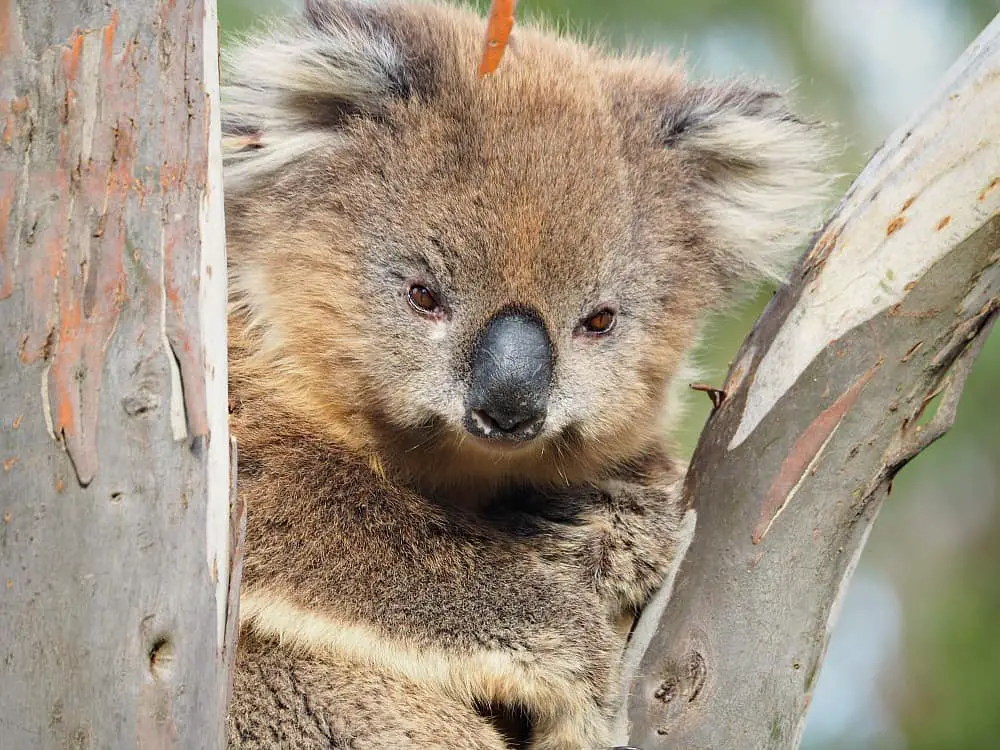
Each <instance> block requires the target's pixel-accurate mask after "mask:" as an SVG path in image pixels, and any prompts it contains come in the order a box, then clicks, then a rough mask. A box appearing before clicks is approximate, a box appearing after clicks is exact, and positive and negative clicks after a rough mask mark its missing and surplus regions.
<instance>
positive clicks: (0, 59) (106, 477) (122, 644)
mask: <svg viewBox="0 0 1000 750" xmlns="http://www.w3.org/2000/svg"><path fill="white" fill-rule="evenodd" d="M218 93H219V81H218V36H217V22H216V15H215V2H214V0H113V1H111V0H109V1H108V2H99V3H98V2H92V0H63V2H60V3H57V4H55V5H53V4H49V3H43V2H37V1H36V0H0V461H2V472H0V746H2V747H3V748H17V749H20V748H63V747H74V748H124V747H136V746H138V747H143V748H156V749H160V748H169V747H176V748H185V749H186V748H201V747H210V748H216V747H220V746H221V740H222V734H221V728H222V720H223V717H224V712H225V699H226V694H225V693H226V689H227V683H226V676H227V672H228V668H227V663H228V659H229V658H230V656H231V652H232V648H231V646H232V643H231V641H232V640H233V637H234V635H235V634H234V628H233V625H234V623H235V607H233V606H231V603H230V597H229V591H230V583H232V584H233V590H235V588H236V586H237V585H238V578H239V576H238V575H235V576H231V575H230V563H229V561H230V547H231V546H232V544H231V540H230V534H231V530H230V496H229V485H230V479H229V474H230V446H229V439H228V428H227V396H226V260H225V238H224V231H223V214H222V192H221V190H222V182H221V158H220V150H219V144H220V135H219V110H218ZM237 530H238V526H237ZM233 603H235V599H234V600H233Z"/></svg>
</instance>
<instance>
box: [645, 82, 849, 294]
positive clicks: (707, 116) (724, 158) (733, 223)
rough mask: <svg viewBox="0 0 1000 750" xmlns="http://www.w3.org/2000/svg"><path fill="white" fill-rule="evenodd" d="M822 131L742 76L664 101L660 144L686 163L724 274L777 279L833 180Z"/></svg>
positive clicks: (813, 224) (811, 227)
mask: <svg viewBox="0 0 1000 750" xmlns="http://www.w3.org/2000/svg"><path fill="white" fill-rule="evenodd" d="M824 130H825V129H824V128H823V127H821V126H820V125H818V124H816V123H810V122H807V121H805V120H803V119H801V118H799V117H797V116H796V115H795V114H793V113H792V111H791V110H790V109H789V107H788V104H787V102H786V100H785V98H784V97H783V96H782V95H781V94H779V93H777V92H774V91H770V90H767V89H762V88H757V87H754V86H750V85H744V84H736V83H729V84H724V85H703V86H702V85H694V86H690V87H686V88H684V89H682V91H681V92H679V96H678V97H677V98H676V99H675V100H674V102H673V103H672V104H671V105H670V106H669V107H668V109H667V111H666V112H665V113H664V115H663V121H662V131H661V133H662V138H663V143H664V145H665V146H666V147H667V148H668V149H673V150H676V151H678V152H680V153H682V154H683V155H684V156H685V159H686V161H687V163H688V164H689V165H690V169H689V172H690V174H691V176H692V179H693V180H694V181H695V184H696V189H697V190H699V191H700V192H701V194H702V196H703V197H702V198H701V199H700V200H699V201H698V203H699V205H701V206H702V207H703V209H704V216H705V217H706V219H707V221H708V222H709V229H710V233H711V242H712V245H713V246H714V249H715V251H716V253H717V254H718V261H719V262H720V263H721V264H722V268H723V269H724V275H725V276H729V277H730V278H731V279H732V280H738V279H746V280H760V279H763V278H768V279H773V280H778V279H781V278H782V277H783V276H784V274H785V273H786V271H787V266H788V265H789V263H790V261H792V260H793V259H794V253H795V251H796V250H798V249H799V248H800V245H801V244H802V243H803V242H804V241H805V240H806V239H807V237H808V236H809V234H811V233H812V232H813V231H815V230H816V229H818V228H819V223H820V220H821V212H822V210H823V207H824V203H825V200H826V198H827V194H828V188H829V187H830V184H831V182H832V175H831V173H830V172H829V171H828V161H829V157H830V149H829V147H828V144H827V140H826V134H825V132H824Z"/></svg>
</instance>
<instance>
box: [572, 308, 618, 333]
mask: <svg viewBox="0 0 1000 750" xmlns="http://www.w3.org/2000/svg"><path fill="white" fill-rule="evenodd" d="M616 320H617V318H616V317H615V312H614V310H611V309H609V308H607V307H602V308H601V309H600V310H598V311H597V312H595V313H594V314H593V315H591V316H590V317H589V318H587V319H586V320H584V321H583V323H581V324H580V325H581V328H582V329H583V330H584V331H586V332H587V333H591V334H594V335H597V336H603V335H604V334H606V333H609V332H610V331H611V329H612V328H614V327H615V321H616Z"/></svg>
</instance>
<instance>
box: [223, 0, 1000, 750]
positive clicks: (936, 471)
mask: <svg viewBox="0 0 1000 750" xmlns="http://www.w3.org/2000/svg"><path fill="white" fill-rule="evenodd" d="M297 2H298V0H219V15H220V21H221V24H222V31H223V44H224V45H225V44H226V42H227V40H228V39H231V38H232V34H234V33H236V32H240V31H243V30H246V29H247V28H248V27H251V26H252V25H253V24H254V23H256V22H258V21H259V20H260V19H261V18H262V17H266V16H268V15H274V14H275V13H284V12H290V11H294V9H295V6H296V5H297ZM486 4H487V3H486V2H480V3H479V5H481V6H485V5H486ZM998 11H1000V0H616V2H613V3H612V2H607V0H521V3H520V6H519V13H520V14H524V15H533V14H536V13H541V14H544V15H546V16H548V17H550V18H554V19H556V20H557V21H560V22H561V24H562V25H563V26H564V27H567V28H570V29H576V30H583V31H588V32H592V31H597V32H599V33H600V34H601V35H602V36H604V37H606V38H608V39H611V40H612V41H614V42H615V43H619V44H634V43H639V44H644V45H649V44H655V45H665V46H667V47H668V48H670V49H672V50H675V51H677V52H678V53H681V52H683V53H684V54H685V55H686V56H687V57H688V59H689V62H690V64H691V65H692V66H693V68H694V72H695V74H696V76H718V75H727V74H734V73H735V74H762V75H765V76H767V77H768V78H770V79H772V80H773V81H775V82H776V83H778V84H782V85H786V86H794V87H795V91H796V97H797V98H798V100H799V102H800V106H801V108H802V109H803V111H805V112H816V113H819V114H820V115H821V116H823V117H824V118H825V119H827V120H828V121H830V122H834V123H836V124H837V125H838V129H837V136H838V138H840V139H841V141H842V142H843V144H844V145H845V149H844V153H843V157H842V159H841V162H842V163H841V165H840V167H841V169H842V171H843V172H844V173H845V174H846V175H847V176H846V177H845V179H844V183H843V187H844V188H845V189H846V187H847V184H849V182H850V180H851V179H852V178H853V176H854V175H856V174H857V172H858V171H859V170H860V168H861V167H862V166H864V163H865V161H866V160H867V158H868V156H869V155H870V154H871V152H872V151H873V150H874V149H875V148H876V147H877V146H878V144H880V143H881V142H882V141H883V140H884V139H885V137H886V136H887V135H888V134H889V133H890V132H891V131H892V130H893V129H894V128H895V127H896V126H897V125H899V124H900V123H901V122H902V121H903V120H904V119H905V118H907V117H908V116H909V115H910V113H911V112H913V111H914V109H916V108H917V107H919V106H920V105H921V104H922V103H923V102H924V101H925V99H926V97H928V96H929V95H930V94H931V92H932V89H933V87H934V85H935V83H936V81H937V80H938V79H939V78H940V76H941V75H942V74H943V73H944V72H945V70H946V69H947V68H948V67H949V66H950V65H951V63H952V62H953V61H954V60H955V59H956V58H957V57H958V56H959V55H960V54H961V53H962V51H963V50H964V49H965V47H966V46H967V45H968V44H969V43H970V42H971V41H972V40H973V39H974V38H975V37H976V35H977V34H979V32H980V31H981V30H982V29H983V28H984V27H985V26H986V25H987V24H988V23H989V22H990V20H991V19H992V18H993V16H994V15H996V14H997V12H998ZM767 297H768V294H767V292H766V291H765V292H764V293H762V295H761V296H760V298H759V299H758V300H756V301H755V302H753V303H752V304H748V305H747V306H746V307H745V308H744V309H743V310H742V311H741V313H740V314H738V315H735V316H728V317H726V318H725V319H722V320H719V321H716V323H715V325H714V328H715V334H714V335H713V337H712V340H711V342H710V343H709V344H708V345H706V346H705V347H704V348H703V351H702V354H701V362H702V364H703V366H704V368H705V370H706V375H705V380H706V381H707V382H711V383H721V382H722V379H723V376H724V374H725V370H726V363H727V359H728V357H730V356H731V355H732V354H733V353H734V352H735V350H736V348H737V347H738V345H739V343H740V341H741V340H742V339H743V337H744V335H745V334H746V332H747V331H748V330H749V327H750V324H751V323H752V321H753V320H754V318H755V317H756V316H757V314H758V313H759V311H760V309H761V308H762V306H763V303H764V300H765V299H767ZM998 385H1000V333H996V334H994V336H993V337H992V339H991V341H990V342H989V343H988V344H987V346H986V348H985V350H984V352H983V354H982V356H981V358H980V360H979V362H978V365H977V367H976V369H975V370H974V372H973V374H972V376H971V377H970V379H969V381H968V384H967V386H966V389H965V395H964V398H963V401H962V405H961V409H960V411H959V415H958V421H957V423H956V425H955V427H954V429H953V430H952V431H951V432H950V433H949V434H948V435H947V436H945V437H944V438H943V439H942V440H940V441H939V442H938V443H937V444H935V445H934V446H932V447H931V448H930V449H929V450H928V451H926V452H925V453H924V454H923V455H921V456H920V457H919V458H918V459H917V460H916V461H914V462H913V463H912V464H911V465H910V466H908V467H907V468H906V469H904V471H903V472H902V473H901V475H900V476H899V477H898V479H897V480H896V482H895V485H894V489H893V494H892V496H891V497H890V498H889V499H888V501H887V503H886V505H885V508H884V509H883V511H882V515H881V517H880V518H879V521H878V523H877V524H876V526H875V530H874V532H873V533H872V536H871V539H870V542H869V545H868V548H867V550H866V552H865V554H864V557H863V559H862V562H861V566H860V568H859V570H858V573H857V574H856V576H855V578H854V581H853V584H852V587H851V589H850V592H849V594H848V596H847V600H846V602H845V605H844V609H843V612H842V615H841V618H840V622H839V624H838V626H837V629H836V631H835V634H834V638H833V641H832V643H831V646H830V651H829V655H828V658H827V661H826V664H825V666H824V668H823V672H822V675H821V678H820V681H819V685H818V687H817V690H816V695H815V697H814V701H813V705H812V709H811V711H810V715H809V720H808V724H807V729H806V739H805V743H804V748H806V750H834V749H836V750H868V749H872V750H875V749H877V750H903V749H907V750H997V749H1000V393H998V388H997V386H998ZM707 414H708V400H707V399H700V398H699V399H697V400H695V401H694V402H693V408H692V410H691V414H690V416H689V418H688V420H687V423H686V426H685V430H684V446H685V450H686V451H688V452H689V453H690V451H692V450H693V448H694V444H695V442H696V440H697V436H698V432H699V431H700V428H701V425H702V424H703V422H704V420H705V417H706V416H707ZM749 678H750V679H752V676H749Z"/></svg>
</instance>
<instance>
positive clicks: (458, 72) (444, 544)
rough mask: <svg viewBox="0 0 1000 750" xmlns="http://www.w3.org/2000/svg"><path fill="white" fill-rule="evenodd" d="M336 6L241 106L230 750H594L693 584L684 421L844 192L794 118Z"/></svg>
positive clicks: (386, 13)
mask: <svg viewBox="0 0 1000 750" xmlns="http://www.w3.org/2000/svg"><path fill="white" fill-rule="evenodd" d="M484 28H485V27H484V22H483V21H482V19H481V18H479V17H478V16H477V15H476V14H474V13H473V12H471V11H468V10H464V9H461V8H458V7H454V6H450V5H445V4H440V3H434V2H423V3H400V2H393V1H391V0H376V1H375V2H360V1H359V0H311V2H307V3H306V7H305V12H304V14H303V15H302V17H301V18H300V19H298V20H296V21H293V22H290V23H288V24H285V25H283V26H281V27H278V28H276V29H274V30H272V31H271V32H270V33H268V34H266V35H263V36H259V37H256V38H253V39H251V40H249V41H248V42H247V43H246V44H245V45H244V46H243V47H242V48H241V49H240V50H238V51H237V53H236V54H235V55H234V57H233V58H232V60H231V61H230V64H229V71H230V72H229V82H228V85H227V88H226V90H225V94H224V102H225V103H224V115H223V127H224V144H225V148H226V191H227V192H226V202H227V224H228V230H227V231H228V243H229V254H230V283H231V308H230V370H231V376H230V377H231V381H230V390H231V419H232V429H233V432H234V434H235V435H236V437H237V440H238V443H239V448H240V477H239V491H240V493H241V495H243V496H244V497H245V498H246V501H247V504H248V505H247V507H248V529H247V548H246V555H245V561H244V583H243V591H242V596H241V623H242V629H241V641H240V646H239V650H238V656H237V671H236V678H235V687H234V694H233V700H232V703H231V706H230V713H229V739H230V744H231V746H232V747H234V748H246V749H251V748H252V749H257V748H268V749H271V748H337V749H338V750H339V749H346V748H361V749H367V748H388V749H390V750H391V749H398V750H411V749H413V750H415V749H416V748H469V749H470V750H501V749H503V748H508V747H530V748H532V749H533V750H598V749H599V748H604V747H607V746H609V745H610V744H611V742H612V738H611V722H612V720H613V717H614V714H615V711H616V710H617V708H618V707H619V705H620V701H621V696H620V695H619V693H618V666H619V660H620V657H621V654H622V650H623V648H624V645H625V642H626V639H627V633H628V626H629V624H630V622H631V618H632V617H634V615H635V614H636V613H637V612H638V611H639V610H640V609H641V608H642V606H643V604H644V603H645V602H646V600H647V599H648V597H649V596H650V595H651V594H652V593H653V592H654V591H655V590H656V589H657V587H658V586H659V585H660V584H661V582H662V580H663V578H664V575H665V573H666V571H667V570H668V569H669V568H670V566H671V565H672V564H674V563H675V562H676V560H675V558H676V554H675V552H676V548H677V543H678V529H679V528H680V524H681V518H682V515H683V508H682V506H681V498H680V494H681V493H680V482H681V480H682V479H683V473H684V467H683V465H682V463H681V462H679V461H678V460H677V459H676V458H674V457H673V455H672V451H671V449H670V446H669V443H668V442H667V433H668V427H669V421H670V419H671V417H672V416H675V414H674V411H675V410H674V408H673V406H672V401H671V399H670V397H669V394H670V391H671V387H672V386H673V385H674V383H675V381H676V380H677V378H678V376H679V374H680V373H681V371H682V367H683V363H684V361H685V355H686V354H687V353H688V352H689V350H690V348H691V347H692V346H693V344H694V343H695V341H696V340H697V336H698V330H699V324H700V321H701V318H702V316H703V313H704V312H705V310H707V309H718V308H720V307H723V306H725V305H726V304H728V303H729V302H731V300H732V299H733V297H734V294H735V291H736V289H737V287H738V286H739V285H740V284H741V283H743V282H745V281H747V280H754V279H760V278H766V277H771V276H774V275H775V274H776V273H777V272H778V270H779V269H780V268H781V264H782V263H783V262H784V261H785V259H786V258H787V256H788V254H789V251H791V250H793V249H794V248H795V247H796V246H797V245H798V243H799V242H800V241H801V239H802V238H803V237H804V235H805V233H806V232H808V231H809V230H811V229H813V228H815V218H816V215H815V211H816V208H817V206H818V204H819V200H820V198H821V196H822V194H823V188H824V186H825V183H826V177H825V175H824V172H823V169H822V162H823V154H824V149H823V140H822V137H821V136H820V135H819V134H818V132H817V129H816V128H815V127H814V126H812V125H810V124H808V123H805V122H803V121H802V120H800V119H798V118H796V117H795V116H793V115H792V114H791V113H790V112H789V111H788V109H787V108H786V105H785V103H784V101H783V99H782V98H781V97H780V96H779V95H777V94H775V93H773V92H771V91H767V90H761V89H758V88H755V87H754V86H750V85H745V84H739V83H731V82H730V83H722V84H693V83H689V82H688V81H687V80H686V79H685V77H684V75H683V71H682V70H681V69H680V68H679V67H677V66H676V65H674V64H673V63H671V62H669V61H667V60H665V59H662V58H659V57H655V56H648V57H620V56H614V55H611V54H608V53H606V52H604V51H602V50H601V49H599V48H596V47H592V46H589V45H585V44H582V43H580V42H578V41H575V40H571V39H567V38H564V37H560V36H558V35H555V34H551V33H549V32H546V31H545V30H544V29H540V28H536V27H533V26H530V25H523V24H522V25H521V26H520V27H519V30H518V33H517V48H516V54H512V55H510V56H509V57H508V58H507V59H506V60H505V62H504V64H503V66H501V68H500V70H499V72H498V73H497V74H496V75H494V76H492V77H489V78H486V79H478V78H477V77H476V63H477V60H478V55H479V53H480V51H481V45H482V39H483V30H484Z"/></svg>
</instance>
